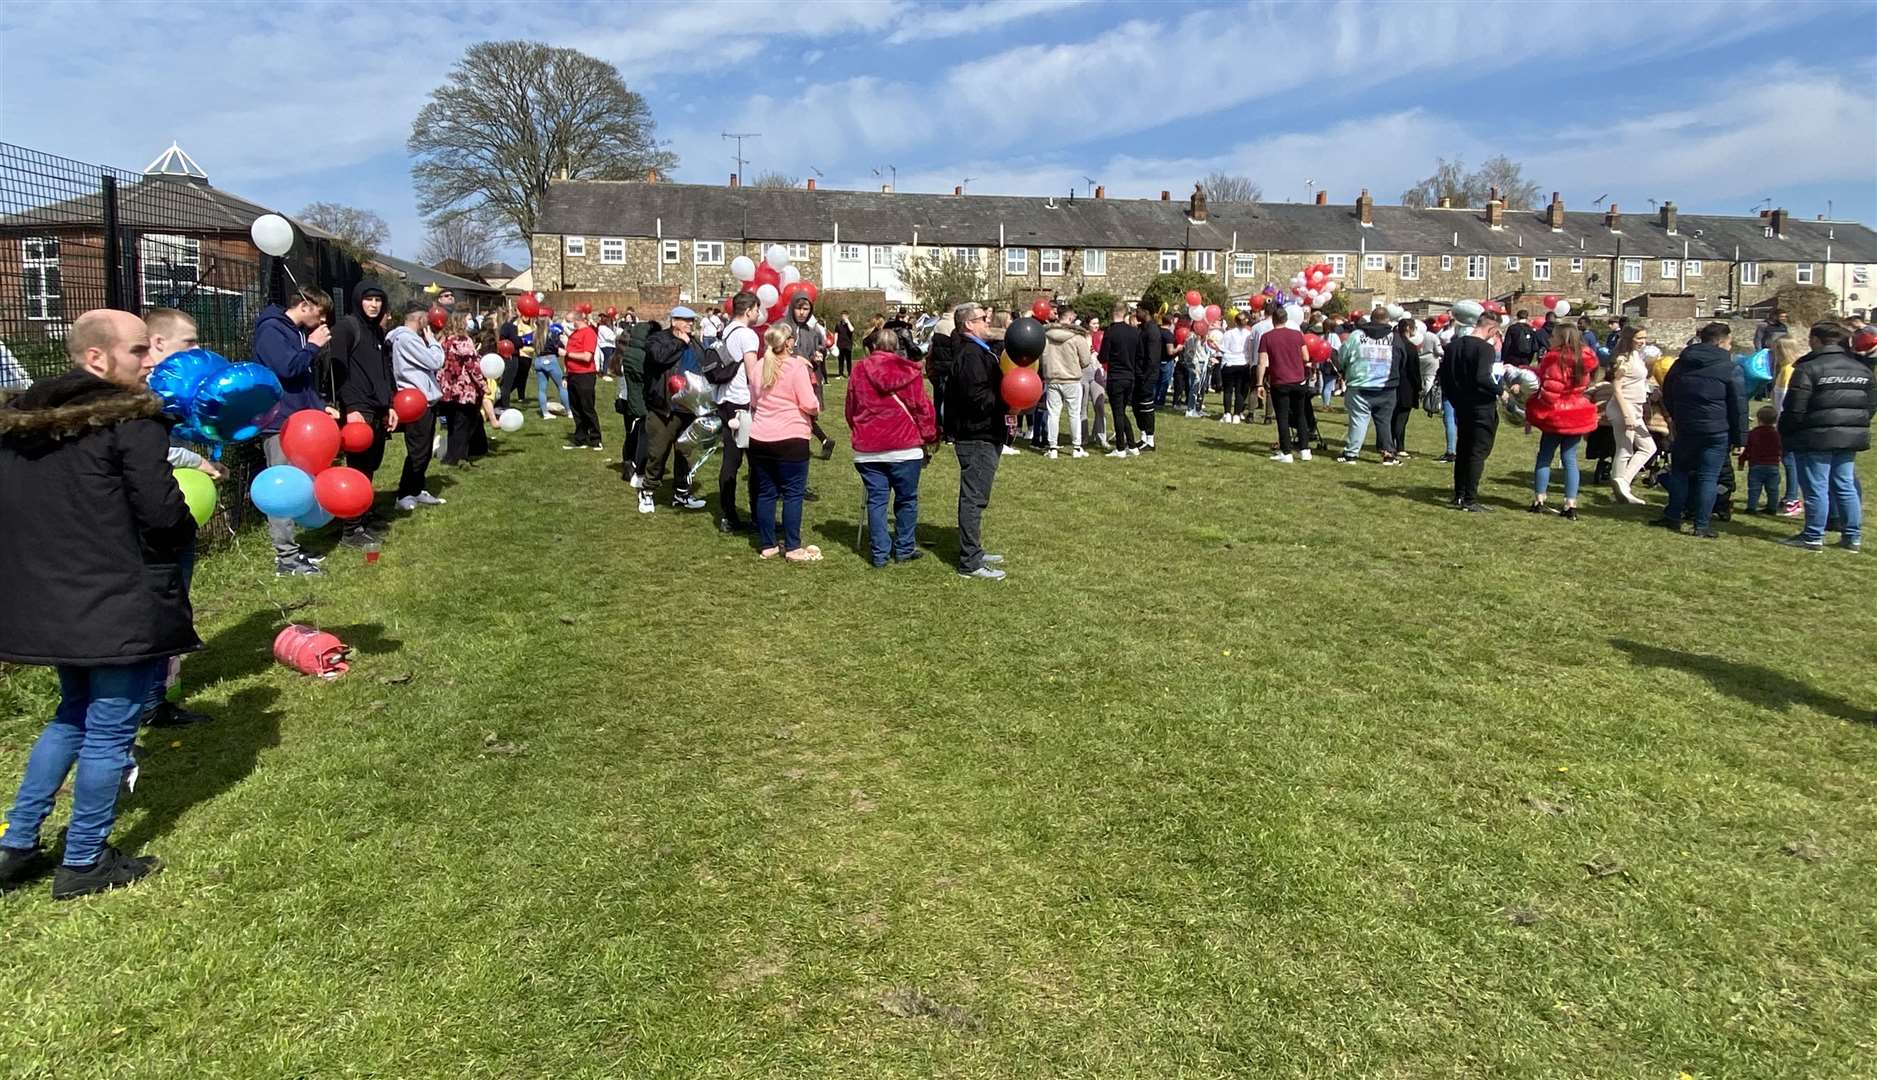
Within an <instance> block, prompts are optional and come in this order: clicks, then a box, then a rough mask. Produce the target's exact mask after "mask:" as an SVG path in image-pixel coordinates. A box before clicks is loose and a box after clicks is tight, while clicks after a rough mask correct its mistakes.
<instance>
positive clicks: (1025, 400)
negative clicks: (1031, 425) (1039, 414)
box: [1003, 367, 1043, 412]
mask: <svg viewBox="0 0 1877 1080" xmlns="http://www.w3.org/2000/svg"><path fill="white" fill-rule="evenodd" d="M1003 392H1004V404H1006V405H1008V406H1010V407H1011V408H1012V409H1015V410H1016V411H1017V412H1022V411H1023V410H1025V409H1034V408H1035V407H1036V403H1037V402H1039V401H1041V400H1043V380H1042V378H1041V377H1040V376H1038V375H1037V374H1036V369H1035V368H1029V367H1013V368H1011V369H1010V371H1009V372H1008V373H1006V374H1005V375H1004V383H1003Z"/></svg>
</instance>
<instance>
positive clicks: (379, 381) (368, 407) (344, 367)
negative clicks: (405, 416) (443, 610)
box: [332, 278, 398, 547]
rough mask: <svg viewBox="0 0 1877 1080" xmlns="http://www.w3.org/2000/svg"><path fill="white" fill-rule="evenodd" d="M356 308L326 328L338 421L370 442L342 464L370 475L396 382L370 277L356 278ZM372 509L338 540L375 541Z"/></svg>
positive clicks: (379, 297)
mask: <svg viewBox="0 0 1877 1080" xmlns="http://www.w3.org/2000/svg"><path fill="white" fill-rule="evenodd" d="M353 295H354V296H355V297H356V298H357V304H356V305H355V307H356V310H354V311H351V312H349V313H347V314H346V315H345V316H344V317H342V318H341V319H340V320H339V325H338V326H336V327H334V328H333V332H332V365H333V376H334V379H335V380H336V381H337V382H338V384H339V401H338V405H339V412H340V414H341V415H342V416H343V419H342V420H341V423H346V424H354V423H357V424H364V425H365V426H367V427H369V428H371V431H372V440H371V445H370V446H368V447H366V448H365V449H364V450H361V451H360V452H358V453H356V454H354V453H351V452H350V451H347V453H346V455H345V463H346V464H347V465H349V466H351V467H352V468H354V469H357V470H358V471H359V472H362V473H364V474H365V476H366V478H367V479H370V478H371V476H372V474H374V473H376V472H377V471H378V466H380V465H382V464H384V460H385V436H386V435H389V434H390V433H392V432H394V431H396V430H397V429H398V414H397V413H394V412H392V411H391V395H392V394H393V393H395V392H396V391H397V381H396V380H395V379H394V378H393V377H392V374H391V353H390V351H389V350H387V349H386V348H385V330H384V323H383V318H384V313H385V291H384V288H383V287H382V286H380V285H379V284H378V283H377V282H376V281H373V280H371V279H369V278H367V279H366V280H364V281H361V282H359V286H358V289H357V291H356V292H355V293H354V294H353ZM377 523H378V522H377V519H376V517H375V516H374V513H373V512H372V511H369V510H368V511H366V512H365V513H364V514H363V515H361V516H359V517H356V518H353V519H352V520H350V521H347V522H346V523H345V535H344V537H343V538H342V539H341V541H340V542H341V543H344V544H348V545H350V546H352V547H365V546H366V545H368V544H375V543H377V542H378V535H377V534H376V533H374V532H373V531H372V528H371V527H372V526H373V525H375V524H377Z"/></svg>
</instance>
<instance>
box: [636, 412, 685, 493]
mask: <svg viewBox="0 0 1877 1080" xmlns="http://www.w3.org/2000/svg"><path fill="white" fill-rule="evenodd" d="M694 419H696V417H693V416H692V415H691V414H690V413H687V412H671V413H660V412H648V413H646V414H645V442H646V453H645V486H644V487H643V488H641V489H640V490H641V491H657V490H658V485H659V484H660V483H661V482H662V481H663V480H664V479H665V462H666V460H668V459H669V460H670V462H671V468H672V476H673V484H674V485H675V487H676V489H677V491H678V493H680V494H684V495H688V494H690V490H691V489H690V483H689V480H688V479H687V478H688V477H689V476H690V475H691V460H690V458H688V457H686V456H685V453H684V451H683V450H682V449H680V448H679V447H678V436H680V435H682V434H684V429H685V428H687V427H690V426H691V421H692V420H694Z"/></svg>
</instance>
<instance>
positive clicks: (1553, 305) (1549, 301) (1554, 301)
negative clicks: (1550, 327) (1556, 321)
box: [1545, 296, 1558, 311]
mask: <svg viewBox="0 0 1877 1080" xmlns="http://www.w3.org/2000/svg"><path fill="white" fill-rule="evenodd" d="M1557 309H1558V298H1557V297H1556V296H1546V297H1545V310H1546V311H1556V310H1557Z"/></svg>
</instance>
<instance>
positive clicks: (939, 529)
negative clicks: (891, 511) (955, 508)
mask: <svg viewBox="0 0 1877 1080" xmlns="http://www.w3.org/2000/svg"><path fill="white" fill-rule="evenodd" d="M889 520H890V518H889ZM889 528H890V526H889ZM814 532H815V534H816V535H817V536H819V537H821V538H822V539H823V540H826V541H827V542H828V544H829V545H830V546H839V547H843V548H846V549H847V550H848V551H851V552H853V553H854V554H855V555H856V556H857V557H859V558H860V559H861V561H863V562H865V561H870V560H871V559H872V558H873V551H872V548H871V547H870V546H869V544H868V540H869V539H870V538H869V537H866V536H864V535H863V534H862V533H861V531H860V523H859V522H857V521H845V520H842V519H840V518H836V519H834V520H832V521H818V522H816V523H815V526H814ZM913 544H914V546H916V547H919V548H921V549H923V550H925V551H927V552H929V553H931V554H932V555H934V556H936V557H937V558H939V559H942V560H944V561H945V562H948V563H952V564H954V565H956V564H957V562H958V530H957V529H956V528H952V527H946V526H943V525H927V524H921V525H920V526H919V527H918V528H917V529H916V530H914V532H913Z"/></svg>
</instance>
